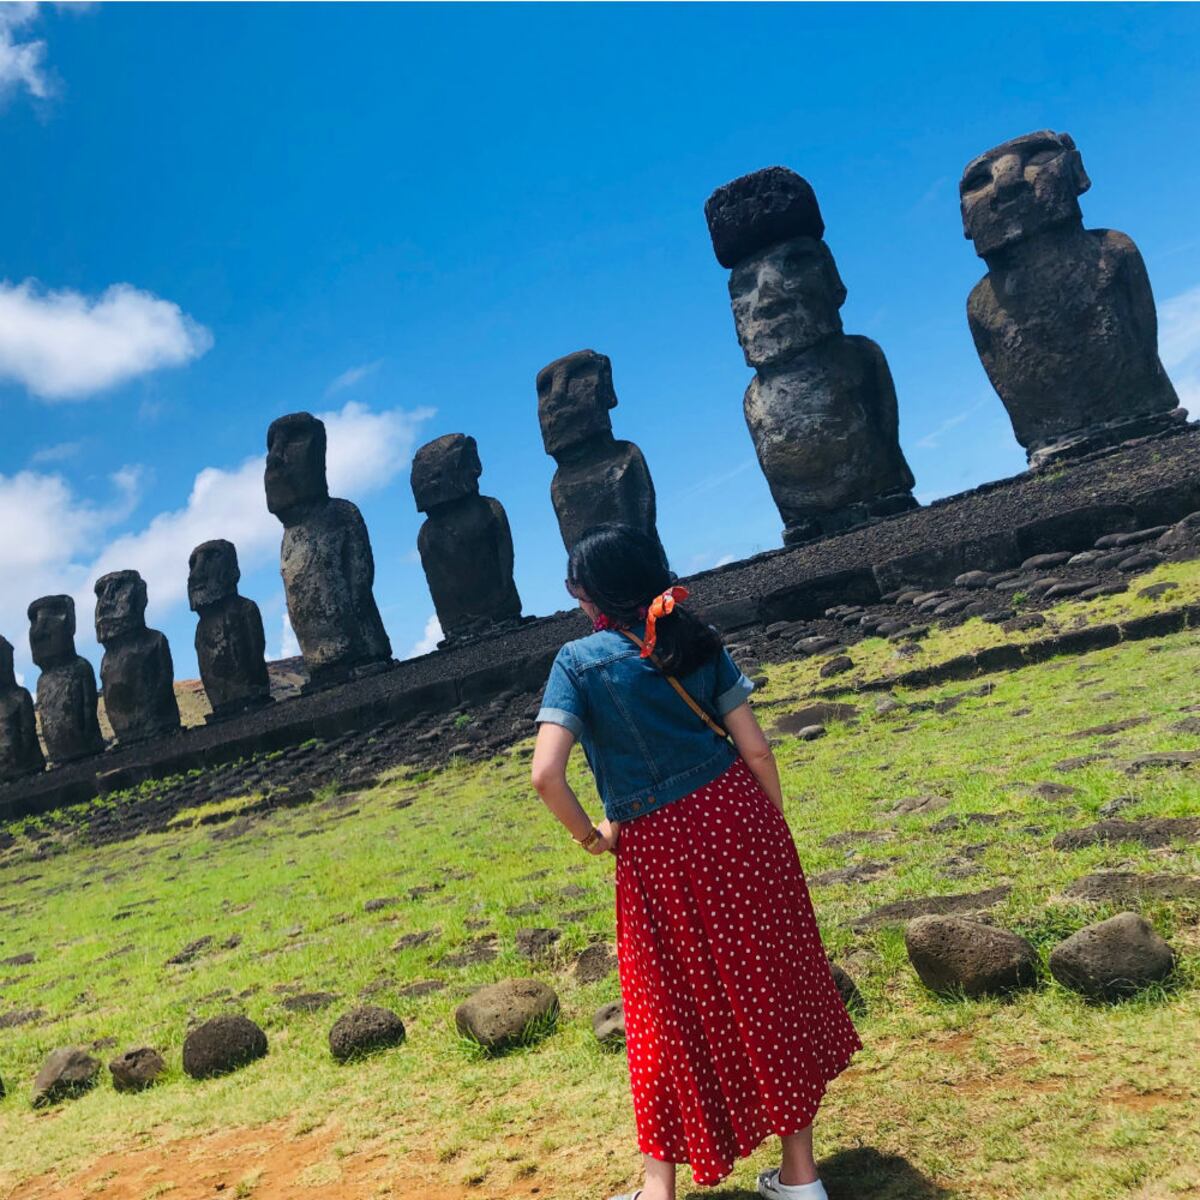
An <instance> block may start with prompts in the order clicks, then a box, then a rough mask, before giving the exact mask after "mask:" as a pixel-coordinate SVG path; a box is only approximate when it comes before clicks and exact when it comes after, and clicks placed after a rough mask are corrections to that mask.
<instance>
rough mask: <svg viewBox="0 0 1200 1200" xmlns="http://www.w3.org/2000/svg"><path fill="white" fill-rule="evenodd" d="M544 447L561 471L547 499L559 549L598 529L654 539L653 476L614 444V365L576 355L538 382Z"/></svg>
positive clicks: (633, 451) (588, 353) (633, 453)
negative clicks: (612, 527) (628, 528)
mask: <svg viewBox="0 0 1200 1200" xmlns="http://www.w3.org/2000/svg"><path fill="white" fill-rule="evenodd" d="M537 395H538V422H539V423H540V425H541V428H542V443H543V445H544V446H545V448H546V453H547V454H549V455H550V456H551V457H552V458H553V459H554V461H555V462H556V463H557V464H558V467H557V469H556V470H555V472H554V479H553V480H552V482H551V484H550V499H551V501H552V503H553V504H554V512H555V515H556V516H557V517H558V528H559V532H560V533H561V534H562V539H563V545H564V546H565V547H566V548H567V550H570V549H571V547H572V546H574V545H575V543H576V542H577V541H578V540H579V539H580V537H582V536H583V534H584V533H586V532H587V531H588V530H589V529H591V528H592V527H593V526H596V525H608V524H613V523H619V524H623V525H632V526H633V527H634V528H635V529H640V530H642V531H643V532H644V533H647V534H649V535H650V536H651V537H654V538H657V537H658V530H657V527H656V524H655V523H656V520H657V508H656V501H655V497H654V484H653V482H652V481H651V479H650V469H649V467H647V466H646V459H645V457H644V456H643V454H642V452H641V450H639V449H638V447H637V446H635V445H634V444H633V442H625V441H619V440H617V439H616V438H614V437H613V432H612V419H611V418H610V417H609V415H608V414H609V410H610V409H613V408H616V406H617V393H616V390H615V389H614V387H613V380H612V363H611V361H610V360H609V358H608V356H607V355H604V354H598V353H597V352H596V351H595V350H576V351H575V352H574V353H573V354H567V355H565V356H564V357H562V358H558V359H555V360H554V362H552V363H549V364H547V365H546V366H544V367H543V368H542V369H541V370H540V371H539V372H538V375H537Z"/></svg>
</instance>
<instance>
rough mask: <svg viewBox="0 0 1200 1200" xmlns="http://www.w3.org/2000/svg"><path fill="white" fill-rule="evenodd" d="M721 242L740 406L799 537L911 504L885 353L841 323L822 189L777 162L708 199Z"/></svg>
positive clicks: (788, 529)
mask: <svg viewBox="0 0 1200 1200" xmlns="http://www.w3.org/2000/svg"><path fill="white" fill-rule="evenodd" d="M705 216H706V218H707V220H708V224H709V231H710V233H711V234H712V239H713V249H714V251H715V252H716V256H717V260H718V261H719V262H720V263H721V265H722V266H725V267H729V268H731V269H732V270H731V274H730V277H729V296H730V302H731V306H732V308H733V316H734V325H735V327H736V329H737V335H738V341H739V342H740V343H741V346H742V351H743V354H744V355H745V359H746V364H747V365H748V366H750V367H753V368H754V370H755V377H754V379H752V380H751V382H750V385H749V387H748V388H747V389H746V395H745V400H744V411H745V416H746V424H747V427H748V428H749V430H750V436H751V438H752V440H753V442H754V448H755V452H756V453H757V455H758V461H759V465H760V466H761V467H762V470H763V474H764V475H765V476H766V479H767V484H768V486H769V487H770V489H771V495H772V498H773V499H774V500H775V503H776V506H777V507H778V508H779V513H780V516H781V517H782V518H783V521H784V530H783V540H784V542H785V544H794V543H797V542H802V541H805V540H807V539H809V538H812V537H816V536H819V535H820V534H822V533H830V532H833V531H836V530H839V529H845V528H848V527H850V526H852V525H856V524H859V523H861V522H863V521H866V520H870V519H871V518H874V517H880V516H886V515H888V514H890V513H894V512H900V511H903V510H904V509H906V508H911V507H913V506H914V505H915V503H916V502H915V501H914V500H913V498H912V491H911V489H912V486H913V477H912V472H911V471H910V470H909V468H908V463H907V462H906V461H905V458H904V454H903V452H902V451H901V449H900V441H899V421H898V413H897V406H896V391H895V388H894V386H893V384H892V376H891V372H890V371H889V370H888V365H887V360H886V358H885V357H884V354H883V351H882V350H881V349H880V348H879V347H878V346H877V345H876V344H875V343H874V342H872V341H871V340H870V339H869V338H865V337H858V336H855V335H847V334H845V333H844V332H843V331H842V320H841V315H840V313H839V309H840V308H841V306H842V304H843V302H844V301H845V298H846V289H845V286H844V285H843V284H842V280H841V277H840V276H839V275H838V270H837V265H836V264H835V263H834V260H833V255H832V254H831V253H830V251H829V247H828V246H827V245H826V244H825V242H824V241H823V240H822V237H823V234H824V231H825V225H824V222H823V221H822V219H821V214H820V210H819V208H818V206H817V200H816V196H815V195H814V194H813V192H812V188H811V187H809V185H808V184H807V182H806V181H805V180H803V179H801V178H800V176H798V175H796V174H795V173H794V172H792V171H788V170H786V169H785V168H782V167H771V168H768V169H766V170H764V171H756V172H754V173H753V174H752V175H747V176H743V177H742V178H741V179H735V180H734V181H733V182H732V183H729V184H726V185H725V186H724V187H723V188H718V189H717V191H716V192H714V193H713V194H712V196H711V197H709V200H708V203H707V204H706V205H705Z"/></svg>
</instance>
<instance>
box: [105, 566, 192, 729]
mask: <svg viewBox="0 0 1200 1200" xmlns="http://www.w3.org/2000/svg"><path fill="white" fill-rule="evenodd" d="M95 591H96V640H97V641H98V642H99V643H100V644H101V645H102V646H103V647H104V657H103V658H102V659H101V660H100V684H101V686H102V688H103V689H104V712H105V715H106V716H107V717H108V722H109V724H110V725H111V726H112V727H113V732H114V733H115V734H116V735H117V741H119V742H137V741H142V740H143V739H145V738H151V737H156V736H157V735H159V734H163V733H170V732H172V731H173V730H177V729H178V728H179V705H178V703H177V702H176V700H175V666H174V664H173V663H172V661H171V648H170V646H168V645H167V639H166V638H165V637H164V636H163V635H162V634H161V633H159V631H158V630H157V629H147V628H146V582H145V580H144V579H142V577H141V576H140V575H139V574H138V573H137V572H136V571H113V572H112V573H111V574H109V575H103V576H101V577H100V578H99V579H98V580H96V588H95Z"/></svg>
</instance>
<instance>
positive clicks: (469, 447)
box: [412, 433, 483, 512]
mask: <svg viewBox="0 0 1200 1200" xmlns="http://www.w3.org/2000/svg"><path fill="white" fill-rule="evenodd" d="M482 473H483V466H482V464H481V463H480V461H479V449H478V447H477V446H476V444H475V439H474V438H473V437H468V436H467V435H466V434H465V433H448V434H446V435H445V436H444V437H440V438H434V440H433V441H432V442H426V443H425V445H424V446H422V447H421V448H420V450H418V451H417V452H416V454H414V455H413V464H412V490H413V498H414V499H415V500H416V502H417V511H418V512H429V511H430V509H433V508H436V507H437V506H438V505H439V504H448V503H449V502H450V501H451V500H461V499H462V498H463V497H464V496H477V495H478V494H479V476H480V475H481V474H482Z"/></svg>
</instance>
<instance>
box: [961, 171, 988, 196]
mask: <svg viewBox="0 0 1200 1200" xmlns="http://www.w3.org/2000/svg"><path fill="white" fill-rule="evenodd" d="M991 182H992V169H991V167H979V168H978V169H977V170H974V171H972V172H971V174H970V175H968V176H967V177H966V179H964V180H963V181H962V190H963V191H964V192H978V191H979V190H980V189H981V188H985V187H987V186H988V184H989V183H991Z"/></svg>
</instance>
